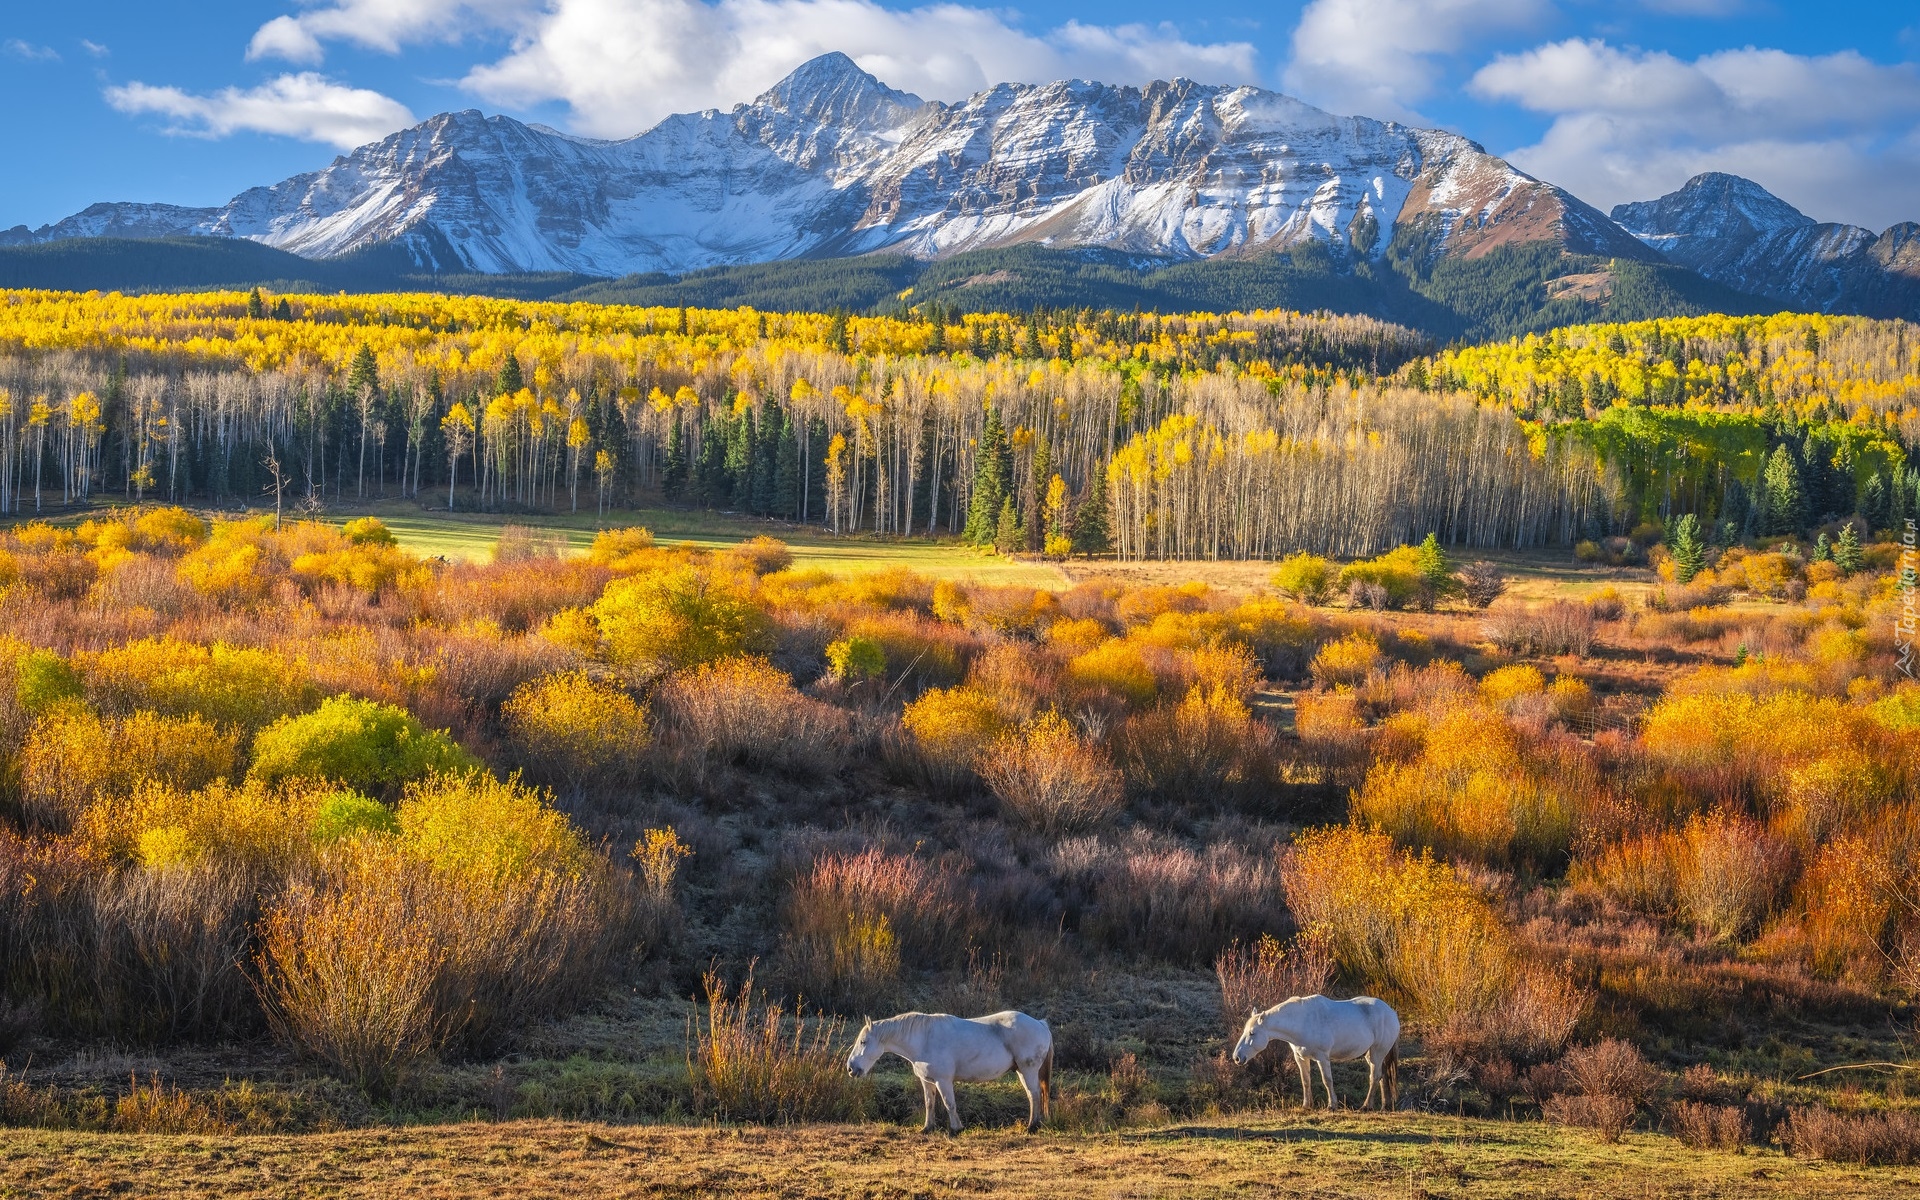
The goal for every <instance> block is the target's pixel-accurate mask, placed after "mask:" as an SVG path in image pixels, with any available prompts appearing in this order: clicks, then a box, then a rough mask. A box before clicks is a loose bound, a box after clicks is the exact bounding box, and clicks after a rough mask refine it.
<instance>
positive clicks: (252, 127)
mask: <svg viewBox="0 0 1920 1200" xmlns="http://www.w3.org/2000/svg"><path fill="white" fill-rule="evenodd" d="M107 102H108V103H109V104H111V105H113V107H115V108H117V109H119V110H120V111H121V112H124V113H130V114H145V113H153V114H157V115H159V116H162V117H165V118H167V120H168V126H167V132H169V133H177V134H186V135H189V136H195V137H211V138H221V137H227V136H229V135H231V134H235V133H241V132H252V133H273V134H280V135H282V136H285V137H295V138H301V139H304V140H306V141H310V142H326V143H328V144H330V145H334V146H338V147H340V148H341V149H343V150H346V149H351V148H353V147H355V146H359V145H364V144H365V143H367V142H371V141H375V140H377V139H379V138H382V137H385V136H386V135H387V134H389V133H392V132H394V131H395V130H397V129H404V128H406V127H407V126H409V125H411V124H413V123H414V117H413V114H412V113H411V112H408V111H407V107H406V106H405V105H404V104H401V103H400V102H399V101H397V100H393V99H390V98H389V97H387V96H383V95H381V94H380V93H379V92H374V91H368V90H367V89H365V88H352V87H345V86H343V85H341V84H337V83H335V82H333V81H332V80H330V79H328V78H327V77H325V76H324V75H317V74H315V73H313V72H311V71H303V72H301V73H300V74H298V75H282V76H280V77H279V78H277V79H273V80H270V81H269V82H267V83H264V84H262V85H260V86H259V87H256V88H250V89H248V90H246V91H241V90H240V89H239V88H224V89H222V90H220V91H218V92H215V93H213V94H212V95H207V96H197V95H194V94H192V93H189V92H184V91H182V90H180V89H179V88H174V87H152V86H149V85H147V84H144V83H129V84H126V85H124V86H121V87H111V88H108V89H107Z"/></svg>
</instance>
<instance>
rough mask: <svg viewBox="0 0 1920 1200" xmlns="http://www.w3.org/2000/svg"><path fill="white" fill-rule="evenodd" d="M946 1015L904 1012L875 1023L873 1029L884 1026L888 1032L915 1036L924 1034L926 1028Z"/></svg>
mask: <svg viewBox="0 0 1920 1200" xmlns="http://www.w3.org/2000/svg"><path fill="white" fill-rule="evenodd" d="M946 1015H947V1014H946V1013H923V1012H904V1013H901V1014H900V1015H899V1016H897V1017H888V1018H886V1019H885V1020H883V1021H875V1022H874V1023H873V1027H874V1028H875V1029H878V1028H880V1027H881V1026H882V1025H884V1026H886V1027H887V1029H888V1030H889V1031H890V1032H897V1033H903V1034H915V1033H921V1032H924V1031H925V1030H926V1028H927V1026H929V1025H931V1024H933V1022H934V1021H936V1020H938V1019H939V1018H941V1017H944V1016H946Z"/></svg>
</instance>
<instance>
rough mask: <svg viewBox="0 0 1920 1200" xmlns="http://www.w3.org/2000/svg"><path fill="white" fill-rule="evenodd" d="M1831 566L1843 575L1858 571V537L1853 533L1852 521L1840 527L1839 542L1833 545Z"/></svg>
mask: <svg viewBox="0 0 1920 1200" xmlns="http://www.w3.org/2000/svg"><path fill="white" fill-rule="evenodd" d="M1833 565H1834V566H1836V567H1839V568H1840V572H1841V574H1843V575H1851V574H1853V573H1854V572H1855V571H1858V570H1859V569H1860V535H1859V534H1858V533H1855V532H1854V529H1853V522H1852V521H1848V522H1847V523H1846V524H1845V525H1842V526H1841V527H1840V540H1839V541H1837V542H1835V543H1834V544H1833Z"/></svg>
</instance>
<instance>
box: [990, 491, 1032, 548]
mask: <svg viewBox="0 0 1920 1200" xmlns="http://www.w3.org/2000/svg"><path fill="white" fill-rule="evenodd" d="M1025 545H1026V531H1025V530H1023V529H1021V528H1020V510H1019V509H1018V508H1016V507H1014V503H1013V497H1012V496H1008V497H1007V498H1006V499H1004V500H1002V501H1001V502H1000V519H999V520H998V521H996V522H994V533H993V548H994V549H995V550H998V551H999V552H1000V553H1002V554H1018V553H1019V552H1020V550H1021V548H1022V547H1023V546H1025Z"/></svg>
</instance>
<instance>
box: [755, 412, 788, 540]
mask: <svg viewBox="0 0 1920 1200" xmlns="http://www.w3.org/2000/svg"><path fill="white" fill-rule="evenodd" d="M780 424H781V420H780V410H779V409H778V408H776V407H775V406H774V403H773V398H772V397H771V396H769V397H767V398H765V399H763V400H762V401H761V402H760V419H759V420H757V421H755V422H754V426H753V511H754V512H756V513H758V514H760V515H761V516H763V517H766V516H773V515H775V514H776V511H777V508H778V501H777V499H776V493H777V490H778V489H777V487H776V482H775V475H776V473H777V472H778V470H779V466H780V462H779V460H780Z"/></svg>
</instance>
